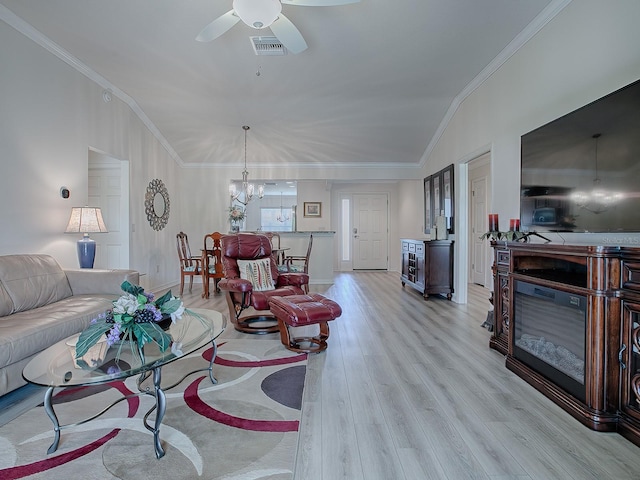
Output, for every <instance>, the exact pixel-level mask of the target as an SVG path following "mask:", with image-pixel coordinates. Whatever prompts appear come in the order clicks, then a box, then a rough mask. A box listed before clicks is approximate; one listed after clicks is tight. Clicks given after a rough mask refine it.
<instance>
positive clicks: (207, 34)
mask: <svg viewBox="0 0 640 480" xmlns="http://www.w3.org/2000/svg"><path fill="white" fill-rule="evenodd" d="M239 21H240V17H238V16H237V15H236V14H235V13H234V11H233V10H230V11H228V12H227V13H225V14H224V15H222V16H220V17H218V18H216V19H215V20H214V21H213V22H211V23H210V24H209V25H207V26H206V27H204V28H203V29H202V31H201V32H200V33H199V34H198V36H197V37H196V40H197V41H198V42H210V41H211V40H215V39H216V38H218V37H219V36H220V35H222V34H223V33H225V32H226V31H227V30H229V29H230V28H231V27H233V26H234V25H235V24H236V23H238V22H239Z"/></svg>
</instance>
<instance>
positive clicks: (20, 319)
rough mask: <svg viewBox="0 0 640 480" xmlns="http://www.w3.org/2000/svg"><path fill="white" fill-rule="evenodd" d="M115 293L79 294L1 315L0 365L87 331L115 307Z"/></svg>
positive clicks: (10, 362)
mask: <svg viewBox="0 0 640 480" xmlns="http://www.w3.org/2000/svg"><path fill="white" fill-rule="evenodd" d="M114 298H115V297H114V296H112V295H77V296H73V297H68V298H65V299H63V300H60V301H59V302H56V303H55V304H50V305H45V306H43V307H40V308H35V309H33V310H30V311H28V312H20V313H15V314H13V315H9V316H8V317H4V318H0V365H10V364H12V363H15V362H18V361H20V360H22V359H23V358H25V357H29V356H31V355H33V354H34V353H36V352H39V351H42V350H44V349H45V348H48V347H50V346H51V345H53V344H54V343H56V342H59V341H60V340H63V339H65V338H67V337H69V336H71V335H73V334H75V333H78V332H81V331H82V330H84V329H85V328H86V327H87V325H89V322H90V321H91V320H92V319H94V318H96V317H97V316H98V315H99V314H100V313H103V312H105V311H106V310H108V309H109V308H111V307H112V306H113V303H112V302H113V300H114Z"/></svg>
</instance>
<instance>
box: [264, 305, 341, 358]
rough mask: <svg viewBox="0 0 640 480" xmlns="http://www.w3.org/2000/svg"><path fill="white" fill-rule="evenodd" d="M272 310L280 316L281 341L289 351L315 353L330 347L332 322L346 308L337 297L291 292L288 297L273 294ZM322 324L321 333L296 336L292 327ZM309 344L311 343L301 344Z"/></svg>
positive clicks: (275, 314) (277, 316)
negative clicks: (292, 293)
mask: <svg viewBox="0 0 640 480" xmlns="http://www.w3.org/2000/svg"><path fill="white" fill-rule="evenodd" d="M269 309H270V310H271V313H272V314H273V315H274V316H275V317H276V318H277V319H278V328H279V330H280V340H281V341H282V344H283V345H284V346H285V347H286V348H287V349H289V350H291V351H294V352H304V353H315V352H321V351H323V350H325V349H326V348H327V339H328V338H329V323H328V322H329V321H331V320H335V319H336V318H338V317H339V316H340V315H342V308H340V305H338V304H337V303H336V302H334V301H333V300H331V299H329V298H327V297H325V296H324V295H320V294H318V293H313V294H308V295H291V296H287V297H278V296H275V297H271V298H270V299H269ZM316 324H317V325H318V326H319V328H320V331H319V333H318V334H317V335H314V336H307V337H294V336H292V334H291V330H290V329H291V328H292V327H304V326H309V325H316ZM304 343H308V344H309V346H303V345H301V344H304Z"/></svg>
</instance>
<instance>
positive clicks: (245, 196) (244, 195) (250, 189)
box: [229, 125, 264, 207]
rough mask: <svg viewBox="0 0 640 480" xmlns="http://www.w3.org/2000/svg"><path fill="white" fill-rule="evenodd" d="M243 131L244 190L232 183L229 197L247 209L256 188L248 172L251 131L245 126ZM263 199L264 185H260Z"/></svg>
mask: <svg viewBox="0 0 640 480" xmlns="http://www.w3.org/2000/svg"><path fill="white" fill-rule="evenodd" d="M242 129H243V130H244V170H243V171H242V188H241V189H240V190H239V191H237V190H236V184H235V183H234V182H231V183H230V184H229V195H230V196H231V201H232V202H238V203H241V204H242V205H244V206H245V207H246V206H247V204H248V203H249V202H250V201H251V200H252V199H253V195H254V193H255V190H256V188H255V186H254V185H253V183H249V172H248V171H247V130H249V126H248V125H243V126H242ZM262 197H264V185H258V198H262Z"/></svg>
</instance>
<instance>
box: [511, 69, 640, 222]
mask: <svg viewBox="0 0 640 480" xmlns="http://www.w3.org/2000/svg"><path fill="white" fill-rule="evenodd" d="M521 148H522V151H521V165H520V166H521V169H520V172H521V173H520V185H521V189H520V224H521V228H522V229H523V230H529V231H557V232H640V80H639V81H637V82H634V83H632V84H631V85H627V86H626V87H624V88H621V89H620V90H617V91H615V92H613V93H611V94H609V95H607V96H605V97H603V98H600V99H598V100H596V101H594V102H592V103H590V104H588V105H585V106H584V107H582V108H579V109H578V110H575V111H573V112H571V113H568V114H567V115H564V116H563V117H560V118H558V119H557V120H554V121H552V122H550V123H548V124H546V125H543V126H542V127H539V128H537V129H535V130H533V131H531V132H529V133H527V134H525V135H523V136H522V137H521Z"/></svg>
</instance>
